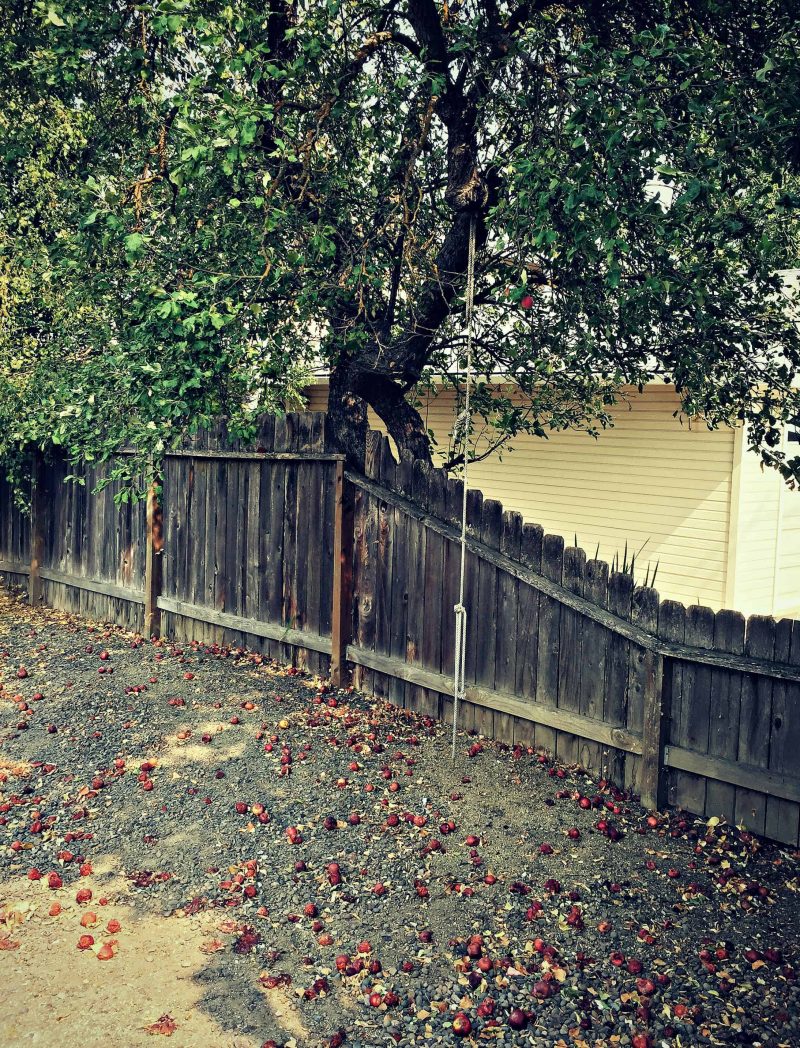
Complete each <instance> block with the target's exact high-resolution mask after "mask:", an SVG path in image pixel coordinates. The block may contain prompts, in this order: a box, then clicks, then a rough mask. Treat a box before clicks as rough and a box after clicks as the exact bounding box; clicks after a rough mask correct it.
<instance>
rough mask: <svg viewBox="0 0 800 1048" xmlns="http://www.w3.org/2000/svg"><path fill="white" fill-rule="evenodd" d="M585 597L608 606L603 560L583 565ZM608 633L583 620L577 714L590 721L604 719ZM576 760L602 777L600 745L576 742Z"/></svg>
mask: <svg viewBox="0 0 800 1048" xmlns="http://www.w3.org/2000/svg"><path fill="white" fill-rule="evenodd" d="M583 593H584V596H585V597H586V599H587V600H590V601H592V603H593V604H596V605H597V606H598V607H599V608H606V607H608V564H606V563H605V562H604V561H602V560H589V561H587V562H586V572H585V581H584V590H583ZM609 636H610V635H609V631H608V630H607V629H606V628H605V626H601V625H600V623H597V622H592V621H591V619H584V620H583V646H582V649H581V664H582V667H581V669H582V672H581V681H580V701H579V703H578V709H579V712H580V713H582V714H583V715H584V716H586V717H591V718H592V719H593V720H602V718H603V697H604V693H605V686H606V655H607V652H608V641H609ZM578 759H579V761H580V763H581V765H582V766H583V767H584V768H586V769H587V770H588V771H591V772H592V773H593V774H595V775H599V776H600V777H602V775H603V773H604V771H605V758H604V754H603V747H602V746H601V745H600V743H597V742H589V741H588V740H586V739H581V740H580V741H579V750H578Z"/></svg>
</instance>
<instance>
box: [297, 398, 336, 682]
mask: <svg viewBox="0 0 800 1048" xmlns="http://www.w3.org/2000/svg"><path fill="white" fill-rule="evenodd" d="M324 418H325V416H324V415H320V414H314V415H312V416H311V419H310V439H309V449H310V450H311V451H315V452H322V451H324V450H325V429H324ZM308 466H309V470H308V490H307V491H306V492H304V498H305V500H306V502H307V505H308V512H307V516H306V524H305V526H306V529H307V531H308V540H307V551H308V552H307V558H306V566H305V574H306V599H305V607H304V608H303V609H302V610H303V619H304V624H305V627H306V629H308V630H310V631H311V632H312V633H318V634H320V635H322V632H323V630H322V621H321V614H320V612H321V599H322V576H323V575H326V574H330V573H331V567H330V565H331V562H330V561H325V560H324V542H323V533H324V529H325V513H326V511H327V506H326V505H325V482H326V476H327V474H328V473H329V472H330V468H329V465H328V463H327V462H309V463H308ZM326 662H327V660H326V659H325V657H324V656H323V655H321V654H320V653H319V652H316V651H310V650H309V651H307V652H306V666H307V667H308V669H309V670H311V671H312V672H314V673H320V672H322V670H323V667H325V664H326Z"/></svg>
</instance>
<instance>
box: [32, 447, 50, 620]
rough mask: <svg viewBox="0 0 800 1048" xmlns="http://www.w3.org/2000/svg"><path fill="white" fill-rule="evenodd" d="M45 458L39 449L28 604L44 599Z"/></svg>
mask: <svg viewBox="0 0 800 1048" xmlns="http://www.w3.org/2000/svg"><path fill="white" fill-rule="evenodd" d="M44 477H45V468H44V456H43V455H42V453H41V451H40V450H39V449H38V448H37V449H36V451H35V452H34V457H33V475H32V478H31V479H32V486H31V564H30V573H29V575H28V603H29V604H33V605H36V604H39V603H40V601H41V599H42V578H41V574H40V572H41V568H42V560H43V559H44V527H45V506H46V504H47V499H46V495H45V490H44V483H45V481H44Z"/></svg>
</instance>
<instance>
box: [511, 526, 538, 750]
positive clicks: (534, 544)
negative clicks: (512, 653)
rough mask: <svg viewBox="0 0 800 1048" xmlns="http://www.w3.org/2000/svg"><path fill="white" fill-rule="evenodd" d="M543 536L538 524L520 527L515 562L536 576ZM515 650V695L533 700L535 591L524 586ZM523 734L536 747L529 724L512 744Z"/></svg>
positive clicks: (516, 732) (532, 729)
mask: <svg viewBox="0 0 800 1048" xmlns="http://www.w3.org/2000/svg"><path fill="white" fill-rule="evenodd" d="M543 541H544V532H543V530H542V528H541V527H540V526H539V525H538V524H523V525H522V542H521V544H520V551H519V559H520V562H521V563H522V565H523V567H526V568H530V569H531V570H532V571H536V572H539V571H540V570H541V567H542V543H543ZM517 628H518V634H517V638H518V646H517V668H516V673H515V678H516V684H515V688H514V690H515V692H516V694H517V695H520V696H521V697H522V698H523V699H525V700H527V701H530V702H534V701H535V700H536V681H537V677H538V666H539V591H538V590H537V589H535V588H534V587H533V586H531V585H530V584H529V583H527V582H521V583H520V586H519V608H518V610H517ZM520 731H521V732H524V735H523V739H524V741H526V742H530V743H532V744H536V729H535V727H534V725H533V723H532V722H530V721H527V722H526V724H525V725H524V727H523V726H521V725H517V727H516V729H515V733H514V737H515V740H516V741H521V740H520V739H519V736H518V732H520Z"/></svg>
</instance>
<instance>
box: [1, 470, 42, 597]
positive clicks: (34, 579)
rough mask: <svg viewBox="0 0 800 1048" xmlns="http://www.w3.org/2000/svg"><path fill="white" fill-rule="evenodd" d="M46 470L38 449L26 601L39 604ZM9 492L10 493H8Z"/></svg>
mask: <svg viewBox="0 0 800 1048" xmlns="http://www.w3.org/2000/svg"><path fill="white" fill-rule="evenodd" d="M46 478H47V472H46V470H45V464H44V459H43V458H42V453H41V451H39V450H38V449H37V450H36V452H34V457H33V478H32V482H33V483H32V488H31V560H30V574H29V575H28V603H29V604H34V605H37V604H40V603H41V600H42V579H41V575H40V574H39V572H40V570H41V567H42V561H43V560H44V536H45V528H46V523H47V491H46V483H47V479H46ZM9 494H10V493H9Z"/></svg>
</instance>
